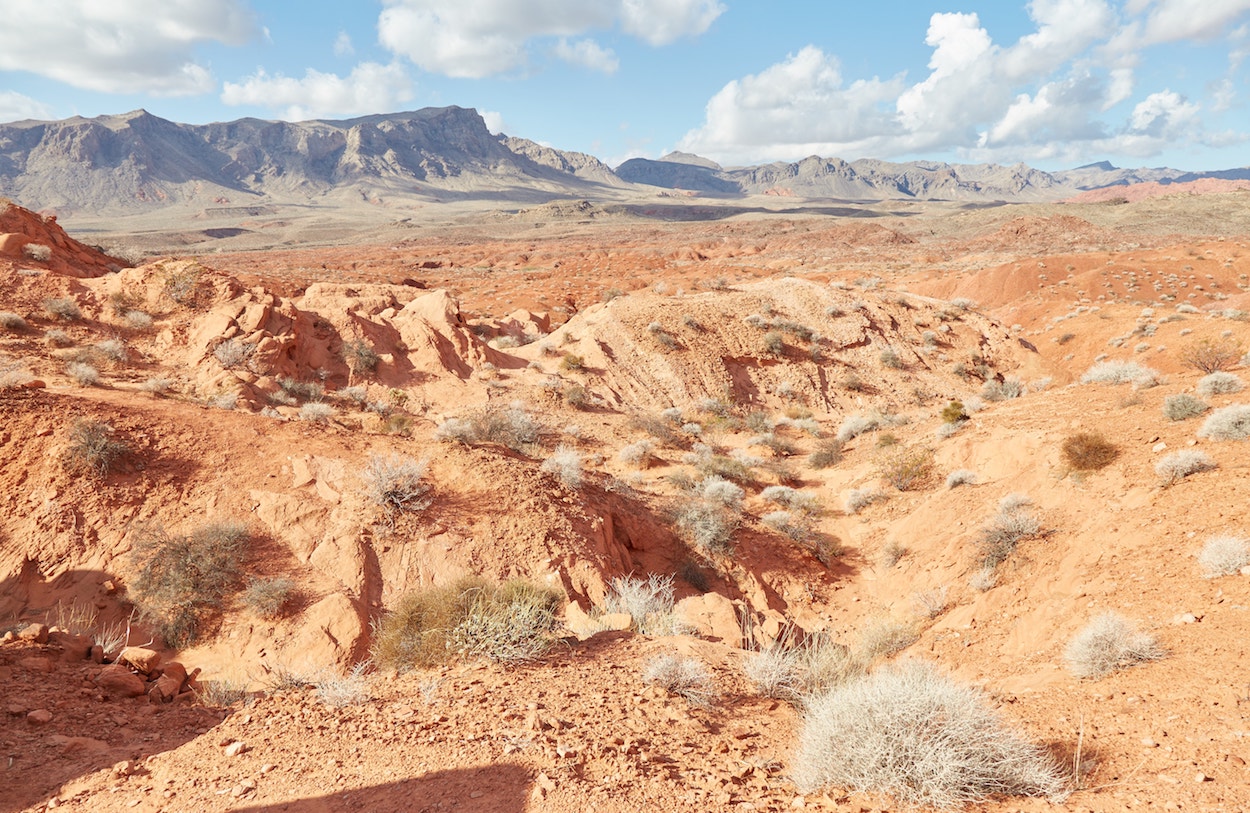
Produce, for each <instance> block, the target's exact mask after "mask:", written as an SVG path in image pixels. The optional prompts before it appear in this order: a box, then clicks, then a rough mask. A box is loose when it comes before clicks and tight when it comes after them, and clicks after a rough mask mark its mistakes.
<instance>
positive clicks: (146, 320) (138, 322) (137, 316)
mask: <svg viewBox="0 0 1250 813" xmlns="http://www.w3.org/2000/svg"><path fill="white" fill-rule="evenodd" d="M123 318H124V319H125V320H126V324H127V325H128V326H129V327H130V329H131V330H151V329H152V317H151V316H149V315H148V314H146V313H144V312H143V311H126V314H125V316H124V317H123Z"/></svg>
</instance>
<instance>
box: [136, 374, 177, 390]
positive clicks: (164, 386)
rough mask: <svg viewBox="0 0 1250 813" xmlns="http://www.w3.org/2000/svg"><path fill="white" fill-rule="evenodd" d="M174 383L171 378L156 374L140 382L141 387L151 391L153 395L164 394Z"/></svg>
mask: <svg viewBox="0 0 1250 813" xmlns="http://www.w3.org/2000/svg"><path fill="white" fill-rule="evenodd" d="M173 385H174V382H173V381H172V380H171V379H168V378H161V377H159V376H154V377H152V378H149V379H148V380H146V381H144V382H143V383H142V384H140V385H139V389H140V390H142V391H143V392H150V393H152V394H153V395H163V394H164V393H166V392H169V388H170V387H172V386H173Z"/></svg>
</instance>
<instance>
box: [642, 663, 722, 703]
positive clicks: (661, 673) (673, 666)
mask: <svg viewBox="0 0 1250 813" xmlns="http://www.w3.org/2000/svg"><path fill="white" fill-rule="evenodd" d="M642 682H643V683H645V684H647V685H648V686H659V687H660V688H662V689H664V691H666V692H668V693H669V694H675V695H677V696H679V697H684V698H686V700H687V701H688V702H689V703H690V704H691V705H695V706H706V705H707V704H708V703H710V702H711V701H712V699H713V698H714V697H715V696H716V688H715V685H714V683H713V681H712V673H711V672H709V671H708V668H707V667H706V666H704V665H703V664H702V663H701V662H700V661H699V660H697V659H695V658H692V657H690V656H689V655H657V656H655V657H654V658H652V659H651V660H649V661H647V663H646V665H645V666H644V667H643V670H642Z"/></svg>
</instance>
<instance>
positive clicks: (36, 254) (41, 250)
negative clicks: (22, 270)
mask: <svg viewBox="0 0 1250 813" xmlns="http://www.w3.org/2000/svg"><path fill="white" fill-rule="evenodd" d="M22 254H23V255H24V256H26V258H27V259H31V260H34V261H35V262H39V263H46V262H47V261H48V260H50V259H52V249H51V248H49V247H48V246H45V245H43V244H42V243H27V244H26V245H24V246H22Z"/></svg>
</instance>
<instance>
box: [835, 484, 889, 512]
mask: <svg viewBox="0 0 1250 813" xmlns="http://www.w3.org/2000/svg"><path fill="white" fill-rule="evenodd" d="M888 499H889V496H888V495H886V493H885V492H883V491H878V490H877V489H875V488H853V489H851V490H850V491H848V492H846V501H845V502H844V503H843V505H844V507H845V509H846V513H848V514H858V513H859V512H860V511H863V510H864V509H865V508H867V507H868V506H870V505H872V504H873V503H875V502H882V501H884V500H888Z"/></svg>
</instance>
